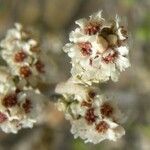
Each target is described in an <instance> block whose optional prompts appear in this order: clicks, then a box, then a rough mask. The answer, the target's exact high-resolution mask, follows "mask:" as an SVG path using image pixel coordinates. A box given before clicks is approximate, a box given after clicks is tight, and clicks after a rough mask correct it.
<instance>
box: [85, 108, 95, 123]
mask: <svg viewBox="0 0 150 150" xmlns="http://www.w3.org/2000/svg"><path fill="white" fill-rule="evenodd" d="M85 120H86V121H87V123H88V124H92V123H94V122H95V121H96V116H95V114H94V108H89V109H88V110H87V112H86V114H85Z"/></svg>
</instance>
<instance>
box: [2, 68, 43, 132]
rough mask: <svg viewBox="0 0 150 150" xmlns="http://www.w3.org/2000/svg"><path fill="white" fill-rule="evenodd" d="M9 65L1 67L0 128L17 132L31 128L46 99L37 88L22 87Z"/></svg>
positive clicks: (37, 118) (38, 117)
mask: <svg viewBox="0 0 150 150" xmlns="http://www.w3.org/2000/svg"><path fill="white" fill-rule="evenodd" d="M19 84H20V83H18V82H17V83H16V82H14V79H13V76H11V74H10V72H9V70H8V68H7V67H1V68H0V128H1V129H2V130H3V131H4V132H6V133H9V132H12V133H17V132H18V130H20V129H21V128H28V127H29V128H31V127H32V126H33V124H34V123H35V122H37V121H38V120H39V119H40V114H41V113H42V111H43V109H44V107H45V105H46V101H45V97H44V96H43V95H42V94H40V93H39V92H38V91H37V90H35V89H34V90H33V89H32V88H29V87H24V88H22V86H21V88H20V85H19Z"/></svg>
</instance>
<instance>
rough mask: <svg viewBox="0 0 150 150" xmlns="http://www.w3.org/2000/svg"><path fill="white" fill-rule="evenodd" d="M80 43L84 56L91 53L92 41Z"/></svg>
mask: <svg viewBox="0 0 150 150" xmlns="http://www.w3.org/2000/svg"><path fill="white" fill-rule="evenodd" d="M78 45H79V47H80V48H81V53H82V54H83V56H88V55H91V53H92V50H91V48H92V44H91V43H90V42H82V43H78Z"/></svg>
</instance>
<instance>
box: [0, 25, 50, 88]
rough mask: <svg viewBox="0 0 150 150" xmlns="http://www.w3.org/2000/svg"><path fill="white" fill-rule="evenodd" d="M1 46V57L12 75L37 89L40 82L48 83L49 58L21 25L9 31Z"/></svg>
mask: <svg viewBox="0 0 150 150" xmlns="http://www.w3.org/2000/svg"><path fill="white" fill-rule="evenodd" d="M0 46H1V56H2V58H3V59H4V60H5V61H6V64H7V65H8V68H9V70H10V71H11V74H12V75H13V76H15V77H16V78H19V80H22V83H24V85H30V86H33V87H35V86H36V85H37V84H38V82H48V77H49V71H50V69H49V68H48V63H47V59H48V58H47V57H46V55H45V54H44V53H43V52H42V51H41V50H40V48H39V44H38V43H37V41H35V40H34V39H32V38H30V33H29V32H27V31H26V30H25V29H24V28H23V27H22V25H21V24H18V23H16V24H15V28H12V29H10V30H8V32H7V35H6V37H5V39H3V40H2V41H1V43H0Z"/></svg>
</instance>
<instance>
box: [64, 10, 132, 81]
mask: <svg viewBox="0 0 150 150" xmlns="http://www.w3.org/2000/svg"><path fill="white" fill-rule="evenodd" d="M76 24H77V25H79V27H77V28H76V29H75V30H74V31H72V32H71V33H70V37H69V39H70V43H67V44H66V45H65V46H64V51H65V52H66V53H67V54H68V56H69V57H71V64H72V69H71V73H72V76H73V77H74V78H75V79H77V80H80V81H81V82H84V83H87V84H91V83H92V82H96V83H97V82H104V81H107V80H109V78H111V79H112V80H113V81H117V80H118V76H119V74H120V72H121V71H123V70H125V69H126V68H128V67H129V66H130V63H129V60H128V57H127V56H128V46H127V38H128V35H127V31H126V29H125V27H124V26H120V25H119V18H118V17H116V18H115V19H114V20H112V21H106V20H105V19H104V18H102V16H101V11H100V12H97V13H95V14H93V15H91V16H90V18H89V19H79V20H77V21H76Z"/></svg>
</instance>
